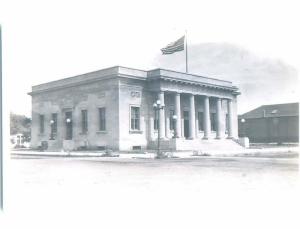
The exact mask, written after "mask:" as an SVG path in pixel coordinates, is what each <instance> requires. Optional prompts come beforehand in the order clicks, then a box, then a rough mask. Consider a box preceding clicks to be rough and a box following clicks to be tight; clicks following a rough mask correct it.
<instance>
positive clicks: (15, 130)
mask: <svg viewBox="0 0 300 229" xmlns="http://www.w3.org/2000/svg"><path fill="white" fill-rule="evenodd" d="M30 129H31V119H30V118H28V117H26V116H25V115H17V114H14V113H10V135H14V134H23V135H24V137H25V140H27V141H29V140H30Z"/></svg>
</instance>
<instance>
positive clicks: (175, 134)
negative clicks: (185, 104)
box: [172, 115, 178, 138]
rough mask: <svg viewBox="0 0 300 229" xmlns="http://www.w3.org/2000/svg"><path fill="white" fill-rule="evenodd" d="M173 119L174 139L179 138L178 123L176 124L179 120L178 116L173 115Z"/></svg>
mask: <svg viewBox="0 0 300 229" xmlns="http://www.w3.org/2000/svg"><path fill="white" fill-rule="evenodd" d="M172 118H173V124H174V136H173V137H174V138H177V137H178V136H177V122H176V120H177V115H173V116H172Z"/></svg>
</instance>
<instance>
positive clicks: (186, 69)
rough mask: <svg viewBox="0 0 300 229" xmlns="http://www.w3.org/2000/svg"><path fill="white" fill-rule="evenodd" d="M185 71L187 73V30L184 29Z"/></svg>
mask: <svg viewBox="0 0 300 229" xmlns="http://www.w3.org/2000/svg"><path fill="white" fill-rule="evenodd" d="M185 72H186V73H188V48H187V31H186V30H185Z"/></svg>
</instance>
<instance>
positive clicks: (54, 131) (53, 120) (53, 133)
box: [50, 113, 57, 140]
mask: <svg viewBox="0 0 300 229" xmlns="http://www.w3.org/2000/svg"><path fill="white" fill-rule="evenodd" d="M50 125H51V133H50V139H51V140H54V139H55V138H56V136H57V114H56V113H53V114H51V121H50Z"/></svg>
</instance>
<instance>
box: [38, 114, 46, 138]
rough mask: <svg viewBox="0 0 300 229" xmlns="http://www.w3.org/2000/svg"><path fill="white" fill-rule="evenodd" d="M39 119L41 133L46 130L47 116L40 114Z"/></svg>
mask: <svg viewBox="0 0 300 229" xmlns="http://www.w3.org/2000/svg"><path fill="white" fill-rule="evenodd" d="M39 120H40V134H43V133H44V132H45V116H44V115H40V116H39Z"/></svg>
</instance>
